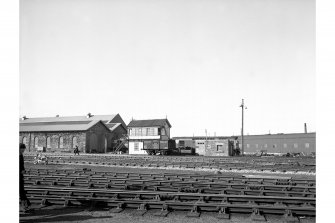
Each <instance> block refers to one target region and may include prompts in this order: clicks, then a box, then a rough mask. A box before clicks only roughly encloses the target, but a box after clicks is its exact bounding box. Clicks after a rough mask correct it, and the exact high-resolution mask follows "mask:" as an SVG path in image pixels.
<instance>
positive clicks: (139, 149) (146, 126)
mask: <svg viewBox="0 0 335 223" xmlns="http://www.w3.org/2000/svg"><path fill="white" fill-rule="evenodd" d="M170 128H171V124H170V122H169V121H168V120H167V119H152V120H132V121H131V122H130V123H129V124H128V137H129V144H128V148H129V154H148V152H149V151H159V150H167V149H168V142H169V139H170Z"/></svg>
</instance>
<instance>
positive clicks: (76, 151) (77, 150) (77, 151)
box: [74, 146, 79, 156]
mask: <svg viewBox="0 0 335 223" xmlns="http://www.w3.org/2000/svg"><path fill="white" fill-rule="evenodd" d="M76 154H78V156H79V148H78V146H76V148H75V149H74V155H76Z"/></svg>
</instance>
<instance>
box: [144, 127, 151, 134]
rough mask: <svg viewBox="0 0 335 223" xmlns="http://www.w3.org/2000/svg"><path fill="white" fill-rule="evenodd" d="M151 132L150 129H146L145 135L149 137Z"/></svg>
mask: <svg viewBox="0 0 335 223" xmlns="http://www.w3.org/2000/svg"><path fill="white" fill-rule="evenodd" d="M149 132H150V128H146V130H145V134H146V136H148V135H149Z"/></svg>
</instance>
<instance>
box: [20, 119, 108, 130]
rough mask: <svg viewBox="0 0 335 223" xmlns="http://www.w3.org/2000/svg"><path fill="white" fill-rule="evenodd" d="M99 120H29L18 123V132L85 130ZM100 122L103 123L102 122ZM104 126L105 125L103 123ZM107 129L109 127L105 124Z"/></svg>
mask: <svg viewBox="0 0 335 223" xmlns="http://www.w3.org/2000/svg"><path fill="white" fill-rule="evenodd" d="M98 122H101V121H100V120H91V121H89V122H87V121H82V122H79V121H77V122H64V121H62V122H41V121H39V122H35V123H33V122H30V123H20V127H19V129H20V132H67V131H86V130H88V129H90V128H91V127H92V126H94V125H96V124H97V123H98ZM101 124H103V125H105V124H104V123H103V122H101ZM105 126H106V125H105ZM106 128H107V129H109V128H108V127H107V126H106Z"/></svg>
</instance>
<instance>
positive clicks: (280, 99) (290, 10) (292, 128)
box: [19, 0, 316, 136]
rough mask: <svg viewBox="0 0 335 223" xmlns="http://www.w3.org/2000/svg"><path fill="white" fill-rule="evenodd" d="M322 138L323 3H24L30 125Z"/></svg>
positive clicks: (24, 87) (24, 91) (23, 101)
mask: <svg viewBox="0 0 335 223" xmlns="http://www.w3.org/2000/svg"><path fill="white" fill-rule="evenodd" d="M242 98H244V99H245V103H246V107H247V110H246V111H245V134H248V133H249V134H267V133H269V131H270V132H271V133H293V132H303V131H304V123H307V126H308V130H309V131H315V128H316V126H315V109H316V108H315V107H316V101H315V0H147V1H142V0H105V1H103V0H21V1H20V112H19V113H20V116H23V115H26V116H28V117H47V116H55V115H57V114H58V115H60V116H69V115H86V114H87V113H88V112H91V113H92V114H96V115H105V114H115V113H119V114H120V115H121V117H122V118H123V119H124V121H125V122H126V124H128V123H129V121H130V120H131V118H132V117H133V118H134V119H155V118H165V117H166V116H167V118H168V119H169V121H170V123H171V124H172V129H171V133H172V136H191V135H193V134H194V135H205V129H207V131H208V133H209V134H210V135H214V134H216V135H233V134H234V135H238V134H239V133H240V130H241V108H240V107H239V105H240V104H241V99H242Z"/></svg>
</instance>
